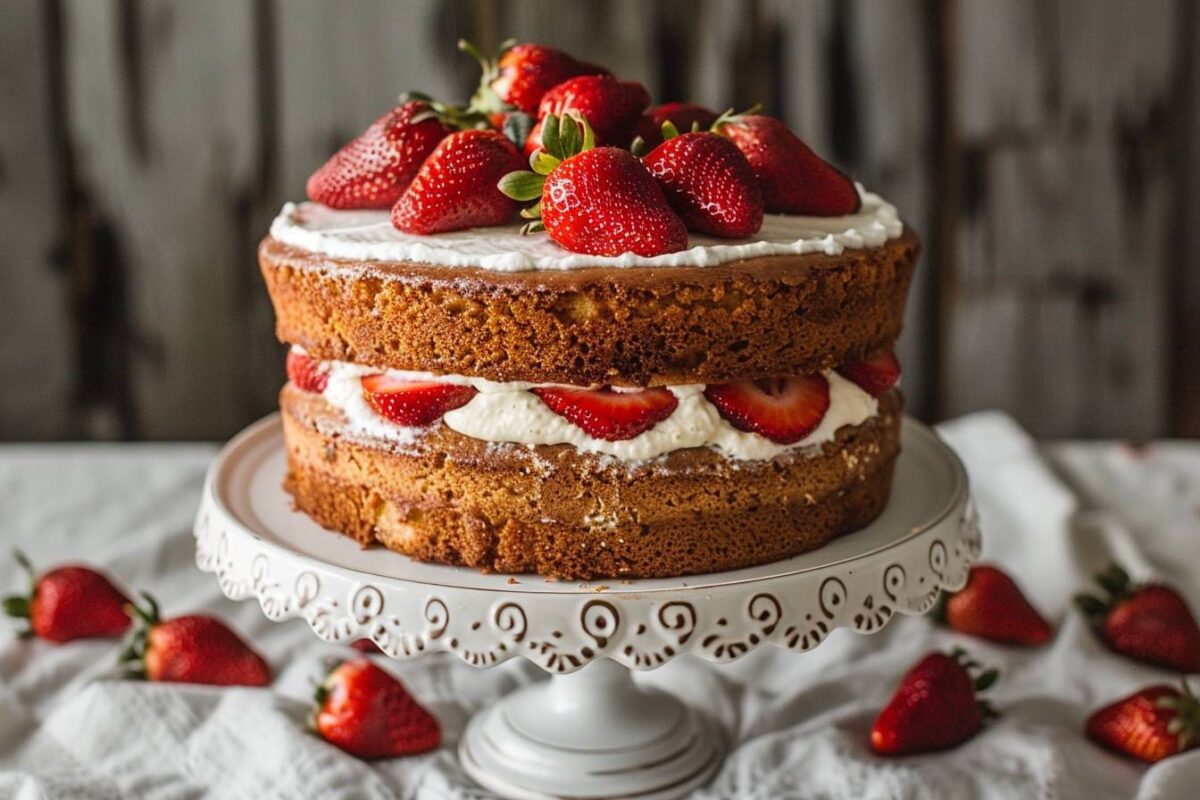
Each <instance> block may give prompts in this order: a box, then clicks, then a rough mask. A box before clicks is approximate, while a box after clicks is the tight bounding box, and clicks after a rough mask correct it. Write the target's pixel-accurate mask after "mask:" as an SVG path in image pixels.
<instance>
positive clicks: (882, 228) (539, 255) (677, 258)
mask: <svg viewBox="0 0 1200 800" xmlns="http://www.w3.org/2000/svg"><path fill="white" fill-rule="evenodd" d="M858 191H859V195H860V196H861V197H862V209H861V210H860V211H859V212H858V213H857V214H848V215H846V216H841V217H801V216H790V215H780V214H768V215H766V217H765V218H764V219H763V225H762V229H761V230H760V231H759V232H758V233H757V234H755V235H754V237H753V238H751V239H741V240H730V239H717V238H713V237H710V236H701V235H698V234H691V235H690V237H689V240H688V241H689V244H690V245H691V246H690V247H689V248H688V249H686V250H681V251H680V252H678V253H667V254H666V255H661V256H654V257H652V258H646V257H643V256H638V255H634V254H633V253H626V254H624V255H621V256H615V257H599V256H586V255H579V254H575V253H571V252H570V251H568V250H565V249H563V248H562V247H560V246H559V245H557V244H555V243H554V241H553V240H551V239H550V237H549V236H547V235H545V234H536V235H532V236H522V235H521V232H520V229H521V226H520V224H519V223H514V224H512V225H503V226H498V227H492V228H472V229H470V230H465V231H453V232H451V233H439V234H435V235H432V236H417V235H413V234H407V233H403V232H401V231H398V230H396V229H395V228H393V227H392V224H391V218H390V215H389V213H388V212H387V211H337V210H334V209H331V208H328V207H326V206H323V205H319V204H316V203H300V204H299V205H297V204H294V203H288V204H287V205H285V206H284V207H283V210H282V211H281V212H280V213H279V216H278V217H276V218H275V221H274V222H273V223H271V236H272V237H274V238H275V239H277V240H278V241H280V242H283V243H284V244H288V245H291V246H293V247H299V248H302V249H304V250H308V251H311V252H314V253H323V254H325V255H327V256H331V257H333V258H345V259H351V260H355V261H408V262H415V263H421V264H435V265H438V266H450V267H480V268H483V269H488V270H494V271H496V272H524V271H528V270H569V269H579V268H581V267H685V266H689V267H710V266H715V265H717V264H724V263H726V262H729V261H737V260H739V259H743V258H756V257H760V256H778V255H803V254H805V253H824V254H827V255H838V254H840V253H842V252H843V251H844V250H846V249H859V248H865V247H878V246H880V245H882V244H884V243H885V242H887V241H888V240H889V239H895V238H897V237H899V236H900V234H901V233H902V232H903V230H904V225H903V223H901V222H900V217H899V215H898V214H897V212H896V208H895V206H893V205H891V204H890V203H888V202H886V201H885V200H883V198H881V197H880V196H879V195H876V194H871V193H870V192H867V191H866V190H864V189H863V188H862V186H859V187H858Z"/></svg>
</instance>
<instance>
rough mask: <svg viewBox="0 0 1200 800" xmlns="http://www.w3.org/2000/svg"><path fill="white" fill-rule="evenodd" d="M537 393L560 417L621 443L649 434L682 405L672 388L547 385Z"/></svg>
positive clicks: (600, 437)
mask: <svg viewBox="0 0 1200 800" xmlns="http://www.w3.org/2000/svg"><path fill="white" fill-rule="evenodd" d="M533 393H534V394H536V395H537V396H538V397H540V398H542V402H543V403H545V404H546V406H547V407H548V408H549V409H550V410H551V411H553V412H554V413H555V414H558V415H559V416H560V417H564V418H566V419H567V420H570V421H571V422H573V423H574V424H576V425H578V426H579V427H580V428H583V430H584V431H585V432H586V433H587V435H588V436H591V437H593V438H595V439H603V440H605V441H607V442H617V441H621V440H623V439H632V438H633V437H635V436H637V435H638V434H641V433H645V432H646V431H648V430H650V429H651V428H653V427H654V426H655V425H657V424H658V423H660V422H662V421H663V420H664V419H666V418H667V417H669V416H671V414H672V412H674V411H675V408H676V406H678V405H679V400H678V399H676V397H675V395H674V394H672V393H671V392H670V390H668V389H641V390H638V391H632V392H619V391H616V390H615V389H611V388H608V387H606V388H603V389H572V388H567V387H558V386H545V387H541V388H538V389H534V390H533Z"/></svg>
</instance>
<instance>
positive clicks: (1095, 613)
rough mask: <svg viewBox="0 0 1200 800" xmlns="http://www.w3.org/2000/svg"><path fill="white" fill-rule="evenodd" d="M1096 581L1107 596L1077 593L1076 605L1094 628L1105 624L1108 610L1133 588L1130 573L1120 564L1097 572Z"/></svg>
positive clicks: (1125, 596) (1111, 565)
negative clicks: (1100, 596)
mask: <svg viewBox="0 0 1200 800" xmlns="http://www.w3.org/2000/svg"><path fill="white" fill-rule="evenodd" d="M1096 583H1098V584H1100V588H1102V589H1103V590H1104V593H1105V595H1106V597H1104V598H1103V599H1101V598H1099V597H1096V596H1094V595H1090V594H1086V593H1083V594H1077V595H1075V607H1076V608H1078V609H1079V610H1080V612H1082V614H1083V616H1084V617H1085V618H1086V619H1087V621H1088V623H1089V624H1090V625H1091V626H1092V627H1093V628H1096V627H1099V626H1101V625H1103V624H1104V618H1105V617H1106V616H1108V612H1109V611H1111V610H1112V608H1113V606H1115V605H1117V603H1119V602H1121V601H1122V600H1124V599H1125V598H1127V597H1128V596H1129V594H1130V592H1131V590H1132V588H1133V587H1132V580H1131V579H1130V577H1129V573H1128V572H1126V571H1125V570H1124V569H1122V568H1121V566H1120V565H1119V564H1110V565H1109V567H1108V569H1106V570H1105V571H1104V572H1101V573H1099V574H1097V575H1096Z"/></svg>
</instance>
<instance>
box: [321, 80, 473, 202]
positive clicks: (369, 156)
mask: <svg viewBox="0 0 1200 800" xmlns="http://www.w3.org/2000/svg"><path fill="white" fill-rule="evenodd" d="M428 112H430V108H429V106H428V105H427V104H426V103H424V102H420V101H415V100H414V101H412V102H408V103H405V104H403V105H400V106H397V107H396V108H393V109H392V110H391V111H389V112H387V113H386V114H384V115H383V116H382V117H380V118H379V119H377V120H375V122H374V123H372V124H371V127H369V128H367V130H366V131H365V132H364V133H363V134H362V135H361V136H359V137H358V138H357V139H355V140H354V141H352V142H350V143H349V144H347V145H346V146H345V147H343V148H342V149H341V150H338V151H337V152H336V153H334V154H333V157H332V158H330V159H329V160H328V161H327V162H325V165H324V166H323V167H321V168H320V169H319V170H317V171H316V172H314V173H313V174H312V176H311V177H310V178H309V179H308V198H309V199H310V200H312V201H313V202H316V203H324V204H325V205H327V206H329V207H330V208H391V207H392V205H393V204H395V202H396V201H397V200H399V199H400V195H402V194H403V193H404V190H405V189H407V188H408V184H409V183H410V182H411V181H412V179H413V177H414V176H415V175H416V174H417V170H418V169H420V167H421V163H422V162H423V161H424V160H425V157H426V156H428V155H429V154H430V153H431V152H433V148H435V147H437V145H438V142H440V141H441V140H442V139H444V138H445V137H446V136H448V135H449V134H450V133H451V131H452V129H451V128H450V127H449V126H448V125H445V124H444V123H443V122H441V121H440V120H439V119H437V118H436V117H434V116H426V114H427V113H428Z"/></svg>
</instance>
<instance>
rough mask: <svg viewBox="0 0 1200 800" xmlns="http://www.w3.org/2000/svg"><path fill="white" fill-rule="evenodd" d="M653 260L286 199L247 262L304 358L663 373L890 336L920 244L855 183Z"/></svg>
mask: <svg viewBox="0 0 1200 800" xmlns="http://www.w3.org/2000/svg"><path fill="white" fill-rule="evenodd" d="M718 241H719V240H707V239H704V238H703V237H698V236H696V237H692V242H693V244H694V246H693V247H691V248H690V249H688V250H685V251H682V252H679V253H670V254H667V255H662V256H655V257H652V258H644V257H639V256H635V255H631V254H626V255H623V256H619V257H615V258H603V257H596V256H581V255H576V254H571V253H566V252H564V251H563V250H562V249H561V248H559V247H558V246H557V245H555V244H553V243H552V242H549V241H547V240H546V239H545V237H540V236H526V237H522V236H520V234H518V233H516V228H515V227H507V226H506V227H496V228H487V229H476V230H469V231H460V232H456V233H450V234H441V235H435V236H419V237H418V236H410V235H407V234H404V233H401V232H400V231H397V230H396V229H394V228H392V227H391V226H390V224H388V222H387V218H386V214H385V213H383V212H370V211H351V212H346V211H333V210H330V209H328V208H325V207H323V206H319V205H315V204H303V205H300V206H288V207H286V208H285V209H284V212H283V214H282V215H281V216H280V217H279V219H277V220H276V222H275V224H274V225H273V226H272V235H271V236H270V237H268V238H267V239H266V240H264V242H263V244H262V246H261V248H260V251H259V257H260V263H261V266H262V270H263V275H264V277H265V279H266V283H267V287H268V290H269V291H270V294H271V299H272V302H273V303H274V306H275V311H276V317H277V333H278V335H279V338H280V339H281V340H283V341H285V342H289V343H292V344H298V345H300V346H302V347H303V348H305V349H306V350H307V351H308V352H309V353H310V354H311V355H313V356H314V357H315V358H318V359H321V360H329V361H344V362H351V363H356V364H362V365H367V366H373V367H379V368H384V369H394V370H404V371H412V372H432V373H441V374H455V375H467V376H472V377H479V378H486V379H488V380H492V381H529V382H533V383H563V384H570V385H575V386H592V385H602V384H608V385H614V386H630V387H634V386H659V385H669V384H675V385H678V384H690V383H719V382H726V381H732V380H743V379H755V378H766V377H779V376H788V375H801V374H807V373H812V372H818V371H821V370H826V369H830V368H833V367H836V366H837V365H839V364H843V363H846V362H848V361H851V360H854V359H858V358H862V357H863V356H865V355H866V354H867V353H869V352H871V351H872V350H874V349H876V348H879V347H884V346H890V345H891V344H892V343H893V342H894V341H895V339H896V337H897V336H898V335H899V332H900V327H901V322H902V318H903V313H904V303H905V298H906V295H907V291H908V286H909V282H910V280H911V277H912V271H913V267H914V265H915V260H916V255H917V250H918V242H917V239H916V237H915V235H913V234H912V232H911V231H909V230H907V229H905V228H904V226H903V225H902V224H901V223H900V222H899V220H898V219H896V218H895V210H894V209H893V208H892V207H891V206H890V205H888V204H887V203H885V202H883V201H882V200H880V199H879V198H878V197H877V196H875V195H870V194H866V193H864V210H863V212H862V213H860V214H854V215H849V216H844V217H827V218H815V217H778V218H774V217H769V218H768V223H767V224H765V225H764V226H763V231H762V232H761V233H760V235H758V236H756V237H755V238H754V240H753V241H734V242H730V241H728V240H726V241H724V242H722V243H716V242H718Z"/></svg>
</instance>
